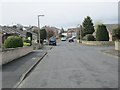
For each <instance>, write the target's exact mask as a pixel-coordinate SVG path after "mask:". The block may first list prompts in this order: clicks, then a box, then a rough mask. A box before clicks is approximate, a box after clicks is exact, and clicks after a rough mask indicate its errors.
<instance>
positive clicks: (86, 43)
mask: <svg viewBox="0 0 120 90" xmlns="http://www.w3.org/2000/svg"><path fill="white" fill-rule="evenodd" d="M82 44H85V45H98V46H102V45H106V46H112V45H114V41H82Z"/></svg>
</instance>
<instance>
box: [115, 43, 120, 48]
mask: <svg viewBox="0 0 120 90" xmlns="http://www.w3.org/2000/svg"><path fill="white" fill-rule="evenodd" d="M115 50H120V41H119V42H118V41H115Z"/></svg>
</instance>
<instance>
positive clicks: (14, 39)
mask: <svg viewBox="0 0 120 90" xmlns="http://www.w3.org/2000/svg"><path fill="white" fill-rule="evenodd" d="M4 46H5V48H17V47H23V41H22V38H20V37H18V36H9V37H8V38H7V39H6V40H5V42H4Z"/></svg>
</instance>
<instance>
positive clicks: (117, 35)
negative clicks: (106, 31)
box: [112, 28, 120, 40]
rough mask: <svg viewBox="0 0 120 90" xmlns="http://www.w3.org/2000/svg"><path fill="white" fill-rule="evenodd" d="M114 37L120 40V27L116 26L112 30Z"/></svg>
mask: <svg viewBox="0 0 120 90" xmlns="http://www.w3.org/2000/svg"><path fill="white" fill-rule="evenodd" d="M112 37H113V38H114V39H115V40H120V28H116V29H113V30H112Z"/></svg>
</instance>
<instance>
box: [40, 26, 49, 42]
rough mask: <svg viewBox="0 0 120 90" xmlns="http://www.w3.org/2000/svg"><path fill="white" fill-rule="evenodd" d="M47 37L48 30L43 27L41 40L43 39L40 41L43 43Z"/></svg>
mask: <svg viewBox="0 0 120 90" xmlns="http://www.w3.org/2000/svg"><path fill="white" fill-rule="evenodd" d="M46 37H47V33H46V30H45V29H44V28H43V29H41V30H40V41H41V42H40V43H43V40H44V39H46ZM38 42H39V41H38Z"/></svg>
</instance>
